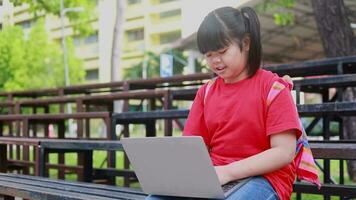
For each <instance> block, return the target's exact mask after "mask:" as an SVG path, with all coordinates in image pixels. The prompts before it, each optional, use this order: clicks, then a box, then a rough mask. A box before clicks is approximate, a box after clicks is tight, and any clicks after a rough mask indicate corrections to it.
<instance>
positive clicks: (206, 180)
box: [121, 136, 248, 199]
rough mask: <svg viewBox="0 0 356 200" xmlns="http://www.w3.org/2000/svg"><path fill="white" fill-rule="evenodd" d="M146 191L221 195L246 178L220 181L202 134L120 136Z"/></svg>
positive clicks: (185, 195) (206, 196) (239, 184)
mask: <svg viewBox="0 0 356 200" xmlns="http://www.w3.org/2000/svg"><path fill="white" fill-rule="evenodd" d="M121 142H122V145H123V148H124V151H125V152H126V154H127V156H128V158H129V161H130V163H131V164H132V167H133V169H134V171H135V173H136V176H137V178H138V180H139V182H140V185H141V188H142V190H143V191H144V192H145V193H147V194H153V195H163V196H177V197H195V198H214V199H217V198H218V199H224V198H226V197H228V196H229V195H230V194H232V193H233V192H234V191H235V190H237V189H238V188H240V187H241V186H242V185H243V184H245V183H246V182H247V181H248V179H243V180H240V181H235V182H232V183H229V184H227V185H224V186H223V187H222V186H221V185H220V182H219V180H218V177H217V175H216V172H215V169H214V167H213V164H212V162H211V159H210V157H209V154H208V151H207V149H206V147H205V144H204V141H203V139H202V137H199V136H189V137H184V136H182V137H146V138H122V139H121Z"/></svg>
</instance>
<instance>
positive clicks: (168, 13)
mask: <svg viewBox="0 0 356 200" xmlns="http://www.w3.org/2000/svg"><path fill="white" fill-rule="evenodd" d="M180 15H181V10H180V9H177V10H170V11H166V12H161V13H159V18H160V19H164V18H168V17H174V16H180Z"/></svg>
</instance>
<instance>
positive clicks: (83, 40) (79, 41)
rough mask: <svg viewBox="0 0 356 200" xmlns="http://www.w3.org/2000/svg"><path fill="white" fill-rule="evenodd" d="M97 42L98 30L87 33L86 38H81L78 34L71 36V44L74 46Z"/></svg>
mask: <svg viewBox="0 0 356 200" xmlns="http://www.w3.org/2000/svg"><path fill="white" fill-rule="evenodd" d="M95 43H98V32H96V33H94V34H92V35H89V36H88V37H86V38H82V37H80V36H78V35H76V36H73V44H74V46H81V45H89V44H95Z"/></svg>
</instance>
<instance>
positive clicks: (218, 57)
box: [213, 56, 221, 63]
mask: <svg viewBox="0 0 356 200" xmlns="http://www.w3.org/2000/svg"><path fill="white" fill-rule="evenodd" d="M213 62H214V63H220V62H221V58H220V56H214V57H213Z"/></svg>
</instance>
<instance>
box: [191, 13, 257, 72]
mask: <svg viewBox="0 0 356 200" xmlns="http://www.w3.org/2000/svg"><path fill="white" fill-rule="evenodd" d="M245 37H249V38H250V49H249V54H248V59H247V71H248V75H249V76H253V75H254V74H255V73H256V71H257V70H258V69H259V68H260V65H261V59H262V58H261V57H262V47H261V37H260V22H259V20H258V17H257V14H256V12H255V11H254V10H253V9H252V8H250V7H244V8H241V11H240V10H238V9H235V8H232V7H222V8H218V9H216V10H213V11H211V12H210V13H209V14H208V15H207V16H206V17H205V18H204V20H203V22H202V23H201V24H200V27H199V29H198V33H197V43H198V48H199V51H200V52H201V53H202V54H205V53H207V52H209V51H217V50H219V49H222V48H225V47H227V46H229V45H230V44H232V43H233V42H235V43H237V44H238V45H239V47H240V49H241V50H242V40H243V39H244V38H245Z"/></svg>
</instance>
